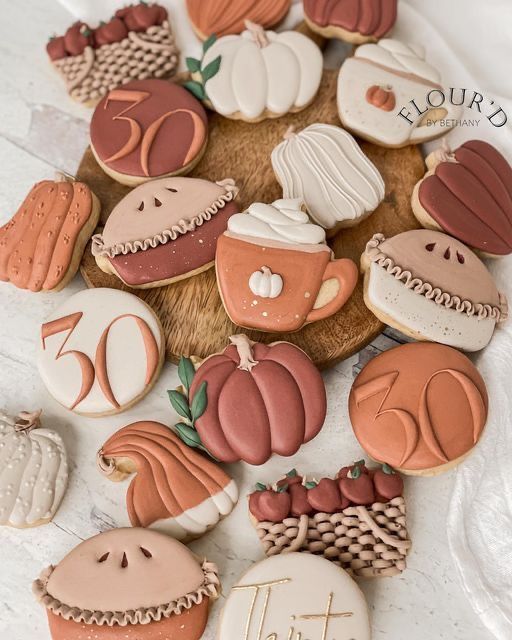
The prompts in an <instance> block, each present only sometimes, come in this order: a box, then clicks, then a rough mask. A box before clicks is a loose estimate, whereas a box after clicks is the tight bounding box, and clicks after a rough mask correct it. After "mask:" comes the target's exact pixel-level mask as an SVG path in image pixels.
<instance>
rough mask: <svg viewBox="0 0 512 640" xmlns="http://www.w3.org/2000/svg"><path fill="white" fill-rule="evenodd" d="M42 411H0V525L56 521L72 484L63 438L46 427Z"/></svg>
mask: <svg viewBox="0 0 512 640" xmlns="http://www.w3.org/2000/svg"><path fill="white" fill-rule="evenodd" d="M40 413H41V412H40V411H36V412H34V413H28V412H26V411H23V412H21V413H20V414H19V415H18V416H17V417H16V418H12V417H10V416H8V415H6V414H4V413H0V525H8V526H11V527H33V526H37V525H40V524H45V523H46V522H49V521H50V520H52V518H53V516H54V515H55V513H56V511H57V509H58V508H59V505H60V502H61V500H62V497H63V495H64V492H65V490H66V486H67V483H68V464H67V456H66V450H65V448H64V444H63V442H62V438H61V437H60V436H59V434H58V433H56V432H55V431H52V430H50V429H42V428H41V426H40V422H39V415H40Z"/></svg>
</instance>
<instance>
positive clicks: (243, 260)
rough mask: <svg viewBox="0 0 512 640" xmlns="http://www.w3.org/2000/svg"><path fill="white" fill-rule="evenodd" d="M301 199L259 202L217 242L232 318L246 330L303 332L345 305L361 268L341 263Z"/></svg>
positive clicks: (230, 223)
mask: <svg viewBox="0 0 512 640" xmlns="http://www.w3.org/2000/svg"><path fill="white" fill-rule="evenodd" d="M301 205H302V200H301V199H291V200H287V199H285V200H277V201H276V202H274V203H272V204H263V203H261V202H256V203H254V204H252V205H251V206H250V207H249V209H248V210H247V212H246V213H243V214H235V215H234V216H231V218H230V219H229V220H228V230H227V231H226V232H225V233H224V234H223V235H222V236H221V237H220V238H219V239H218V241H217V253H216V256H215V268H216V271H217V284H218V286H219V291H220V295H221V298H222V302H223V304H224V308H225V309H226V313H227V314H228V315H229V317H230V318H231V320H232V321H233V322H234V323H235V324H237V325H239V326H241V327H247V328H250V329H259V330H261V331H283V332H285V331H297V330H298V329H300V328H301V327H302V326H304V325H305V324H308V323H310V322H315V321H317V320H323V319H324V318H327V317H329V316H331V315H332V314H333V313H336V312H337V311H339V309H341V307H343V305H344V304H345V302H346V301H347V300H348V298H349V297H350V296H351V294H352V292H353V290H354V287H355V286H356V283H357V278H358V273H357V267H356V265H355V264H354V263H353V262H352V260H348V259H346V258H342V259H335V258H334V257H333V253H332V251H331V249H330V248H329V247H328V246H327V245H326V243H325V232H324V230H323V229H322V228H321V227H319V226H318V225H316V224H311V223H310V222H309V218H308V216H307V214H306V213H304V212H303V211H302V209H301Z"/></svg>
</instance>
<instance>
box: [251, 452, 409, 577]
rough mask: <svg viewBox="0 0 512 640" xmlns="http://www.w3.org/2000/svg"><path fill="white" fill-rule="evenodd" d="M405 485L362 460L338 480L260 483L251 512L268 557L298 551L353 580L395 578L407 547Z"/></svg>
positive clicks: (294, 478)
mask: <svg viewBox="0 0 512 640" xmlns="http://www.w3.org/2000/svg"><path fill="white" fill-rule="evenodd" d="M403 489H404V483H403V479H402V477H401V476H400V474H399V473H397V472H396V471H394V469H392V468H391V467H390V466H389V465H387V464H385V465H383V466H382V468H380V469H379V468H377V469H368V467H367V466H366V465H365V462H364V460H360V461H358V462H356V463H354V464H353V465H351V466H348V467H343V468H342V469H341V470H340V472H339V473H338V475H337V476H336V478H321V479H316V478H306V477H303V476H300V475H299V474H298V473H297V471H296V470H295V469H292V471H290V472H289V473H287V474H286V476H285V477H284V478H281V479H280V480H279V481H278V482H277V483H275V484H274V485H272V486H270V485H267V484H262V483H258V484H257V485H256V491H254V492H253V493H251V495H250V496H249V513H250V516H251V520H252V522H253V524H254V526H255V528H256V531H257V533H258V536H259V538H260V541H261V543H262V545H263V548H264V550H265V554H266V555H267V556H268V557H272V556H275V555H278V554H280V553H291V552H294V551H300V552H304V553H314V554H315V555H323V557H324V558H326V559H327V560H330V561H331V562H336V564H339V565H340V566H341V567H342V568H343V569H345V570H346V571H348V573H350V574H351V575H353V576H362V577H367V578H374V577H381V576H385V577H388V576H394V575H398V574H399V573H401V572H402V571H403V570H404V569H405V567H406V561H405V558H406V555H407V553H408V551H409V549H410V547H411V541H410V540H409V538H408V534H407V528H406V521H405V500H404V497H403Z"/></svg>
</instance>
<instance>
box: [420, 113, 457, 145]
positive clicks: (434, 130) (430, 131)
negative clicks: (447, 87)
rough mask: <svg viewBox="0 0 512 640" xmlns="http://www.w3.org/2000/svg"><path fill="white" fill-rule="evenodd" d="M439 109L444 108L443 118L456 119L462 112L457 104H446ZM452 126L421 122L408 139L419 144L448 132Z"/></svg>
mask: <svg viewBox="0 0 512 640" xmlns="http://www.w3.org/2000/svg"><path fill="white" fill-rule="evenodd" d="M439 108H441V109H443V108H445V109H446V111H447V113H446V115H445V117H444V118H443V120H451V119H452V118H454V119H457V118H459V117H460V115H461V113H462V109H461V107H460V106H459V105H455V104H450V105H448V106H446V107H445V106H444V105H443V106H442V107H439ZM452 129H453V127H441V125H440V123H439V122H436V123H435V124H432V125H430V126H428V125H426V124H423V125H421V126H418V127H416V128H415V129H414V130H413V132H412V133H411V135H410V136H409V140H410V141H411V142H412V143H413V144H419V143H420V142H423V141H424V140H431V139H433V138H437V137H438V136H440V135H442V134H446V133H449V132H450V131H451V130H452Z"/></svg>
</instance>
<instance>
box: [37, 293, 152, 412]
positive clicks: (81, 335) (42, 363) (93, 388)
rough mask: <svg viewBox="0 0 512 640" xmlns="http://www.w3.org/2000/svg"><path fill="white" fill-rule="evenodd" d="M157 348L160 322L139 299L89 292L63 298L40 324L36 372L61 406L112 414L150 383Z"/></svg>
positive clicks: (132, 296) (139, 393)
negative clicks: (45, 320)
mask: <svg viewBox="0 0 512 640" xmlns="http://www.w3.org/2000/svg"><path fill="white" fill-rule="evenodd" d="M126 344H129V345H130V349H129V351H128V352H127V351H126ZM162 349H163V345H162V339H161V327H160V323H159V322H158V320H157V318H156V316H155V315H154V314H153V312H152V311H151V310H150V309H149V308H148V307H147V306H146V305H145V304H144V303H143V302H142V301H141V300H139V298H137V297H136V296H134V295H132V294H130V293H126V292H124V291H116V290H114V289H91V290H86V291H81V292H79V293H77V294H75V295H74V296H72V297H71V298H68V300H66V301H65V302H64V303H63V304H62V305H61V306H60V307H59V308H58V309H57V310H56V311H55V312H54V313H53V315H52V316H51V317H50V318H49V319H48V321H47V322H45V323H44V324H43V325H42V327H41V347H40V351H39V359H38V364H39V372H40V374H41V377H42V378H43V381H44V383H45V384H46V386H47V388H48V391H49V392H50V393H51V394H52V395H53V396H54V397H55V399H56V400H58V401H59V402H60V403H61V404H63V405H64V406H65V407H67V408H69V409H72V410H75V411H77V412H79V413H86V414H92V415H94V414H101V413H105V412H116V411H117V410H119V409H120V408H122V407H123V406H125V405H127V404H129V403H130V402H133V401H134V400H135V399H136V398H139V397H141V396H142V395H143V394H144V392H145V390H146V389H147V387H148V386H149V385H151V384H152V383H153V380H154V378H155V376H156V375H157V374H158V373H159V370H160V363H161V357H162V356H161V354H162Z"/></svg>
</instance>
